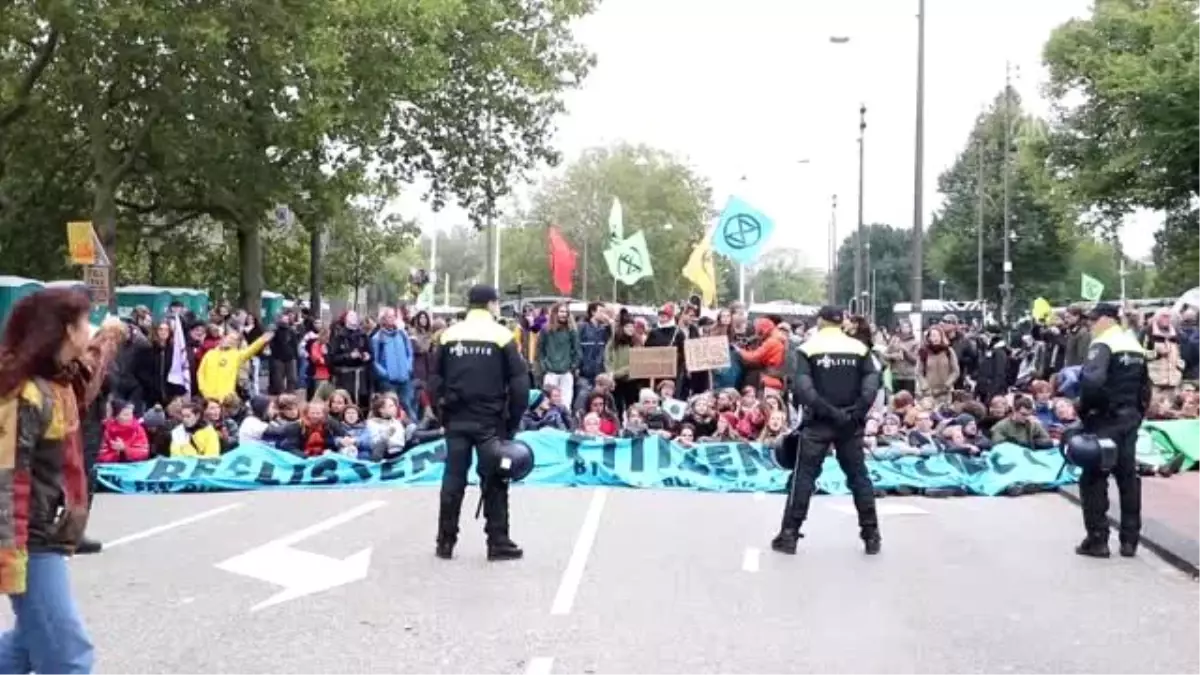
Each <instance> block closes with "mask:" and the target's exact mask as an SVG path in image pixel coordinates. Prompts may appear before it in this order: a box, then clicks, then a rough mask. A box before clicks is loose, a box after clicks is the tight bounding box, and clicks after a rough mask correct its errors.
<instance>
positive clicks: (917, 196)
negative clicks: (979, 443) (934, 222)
mask: <svg viewBox="0 0 1200 675" xmlns="http://www.w3.org/2000/svg"><path fill="white" fill-rule="evenodd" d="M916 126H917V128H916V134H915V139H914V143H913V144H914V146H915V152H914V153H913V244H912V246H913V254H912V313H911V314H910V318H911V320H912V323H913V328H914V331H915V333H916V334H918V335H919V334H920V332H921V327H922V323H921V321H922V320H921V307H922V300H923V298H922V297H921V296H922V295H924V294H923V293H922V290H921V288H922V286H923V281H924V279H923V278H922V275H923V273H924V270H925V244H924V237H925V234H924V229H925V228H924V218H925V213H924V211H925V205H924V203H923V201H922V200H923V194H922V193H923V192H924V189H925V177H924V171H925V0H918V3H917V125H916Z"/></svg>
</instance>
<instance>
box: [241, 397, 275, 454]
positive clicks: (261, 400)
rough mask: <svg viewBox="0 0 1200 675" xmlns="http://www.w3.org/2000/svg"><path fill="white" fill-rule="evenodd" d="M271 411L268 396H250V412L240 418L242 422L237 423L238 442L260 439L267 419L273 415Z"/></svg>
mask: <svg viewBox="0 0 1200 675" xmlns="http://www.w3.org/2000/svg"><path fill="white" fill-rule="evenodd" d="M272 412H273V411H272V404H271V399H270V398H269V397H266V396H252V397H250V414H248V415H246V416H245V417H244V418H242V423H241V424H239V425H238V442H239V443H245V442H246V441H261V440H262V435H263V431H265V430H266V428H267V424H268V422H267V420H269V419H271V418H272V417H273V415H272V414H271V413H272Z"/></svg>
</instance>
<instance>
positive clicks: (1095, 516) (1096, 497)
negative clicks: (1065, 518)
mask: <svg viewBox="0 0 1200 675" xmlns="http://www.w3.org/2000/svg"><path fill="white" fill-rule="evenodd" d="M1141 424H1142V415H1141V414H1140V413H1138V412H1137V411H1136V410H1132V409H1131V410H1126V411H1118V412H1117V413H1116V414H1115V415H1095V416H1090V417H1088V418H1086V419H1085V420H1084V424H1083V428H1084V430H1085V431H1088V432H1090V433H1093V434H1096V435H1097V436H1098V437H1100V438H1107V439H1110V440H1111V441H1112V442H1113V443H1116V445H1117V460H1116V463H1115V464H1114V465H1113V467H1112V470H1111V471H1101V470H1098V469H1091V470H1089V469H1084V470H1083V472H1082V473H1081V474H1080V475H1079V500H1080V501H1081V502H1082V504H1083V526H1084V528H1085V529H1087V534H1088V536H1089V537H1091V538H1093V539H1098V540H1103V541H1108V475H1109V474H1110V473H1111V474H1112V476H1113V478H1115V479H1116V481H1117V492H1118V493H1119V494H1120V499H1121V525H1120V536H1121V542H1123V543H1126V542H1128V543H1133V544H1136V543H1137V542H1138V537H1139V534H1140V532H1141V529H1142V478H1141V476H1139V475H1138V472H1137V432H1138V427H1140V426H1141Z"/></svg>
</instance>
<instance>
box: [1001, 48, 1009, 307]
mask: <svg viewBox="0 0 1200 675" xmlns="http://www.w3.org/2000/svg"><path fill="white" fill-rule="evenodd" d="M1011 85H1012V66H1011V65H1010V64H1009V62H1007V61H1005V62H1004V284H1003V286H1001V288H1000V292H1001V305H1000V322H1001V323H1002V324H1003V325H1004V326H1005V327H1007V326H1008V311H1009V305H1010V304H1011V300H1012V279H1011V274H1012V258H1011V257H1010V252H1009V244H1008V240H1009V222H1008V215H1009V212H1008V164H1009V155H1010V154H1011V152H1010V150H1011V148H1010V147H1009V145H1010V140H1009V136H1010V129H1009V126H1010V122H1009V114H1010V107H1011V106H1010V105H1009V100H1010V96H1009V92H1010V90H1011V89H1012V86H1011Z"/></svg>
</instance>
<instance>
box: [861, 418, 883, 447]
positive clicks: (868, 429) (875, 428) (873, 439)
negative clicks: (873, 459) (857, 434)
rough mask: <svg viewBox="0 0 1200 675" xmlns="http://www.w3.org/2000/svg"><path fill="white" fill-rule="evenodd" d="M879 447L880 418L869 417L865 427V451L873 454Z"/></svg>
mask: <svg viewBox="0 0 1200 675" xmlns="http://www.w3.org/2000/svg"><path fill="white" fill-rule="evenodd" d="M877 447H879V418H877V417H868V418H867V421H866V424H864V425H863V450H866V451H867V452H871V451H873V450H875V448H877Z"/></svg>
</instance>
